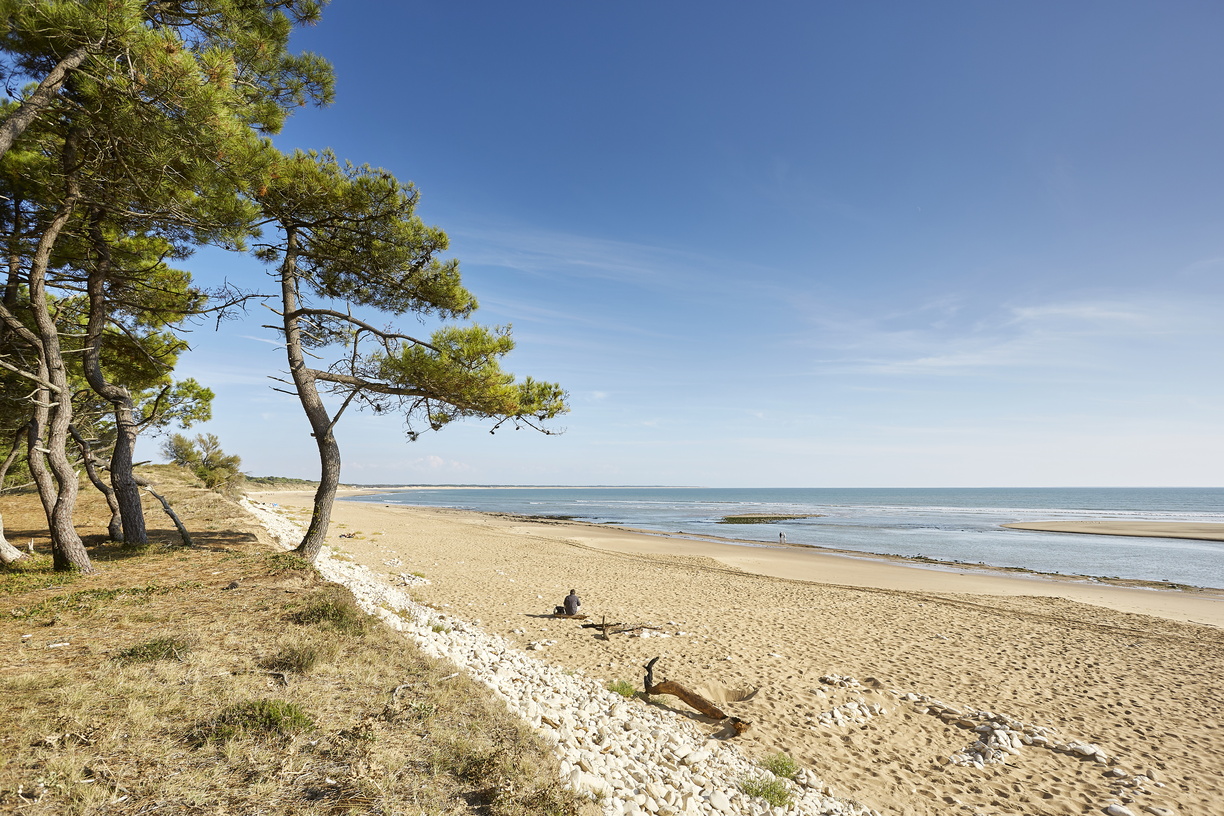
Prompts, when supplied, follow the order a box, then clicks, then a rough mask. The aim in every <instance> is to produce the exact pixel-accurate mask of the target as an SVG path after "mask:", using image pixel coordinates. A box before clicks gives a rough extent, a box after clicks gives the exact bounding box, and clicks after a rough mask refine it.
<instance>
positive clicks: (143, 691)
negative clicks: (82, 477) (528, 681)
mask: <svg viewBox="0 0 1224 816" xmlns="http://www.w3.org/2000/svg"><path fill="white" fill-rule="evenodd" d="M150 470H152V471H153V472H152V473H149V474H148V475H149V478H151V480H153V481H154V482H155V483H156V484H157V485H158V489H159V492H164V493H165V494H166V495H167V496H168V497H169V498H170V500H171V502H172V503H174V505H175V508H176V510H177V511H178V512H179V514H180V515H181V516H182V517H183V519H184V521H185V522H186V523H187V525H188V527H189V529H190V530H191V532H192V534H193V536H194V537H195V538H196V540H197V543H198V544H200V546H198V547H197V548H195V549H191V550H184V549H182V548H172V549H168V548H167V547H166V546H165V545H167V544H171V545H172V544H176V543H177V536H176V534H175V532H174V530H173V527H172V526H171V525H170V524H169V520H168V519H165V517H164V516H162V515H161V513H160V506H158V505H153V506H150V507H148V508H147V510H148V519H149V523H150V526H151V527H155V528H156V529H154V530H152V536H151V537H152V538H153V540H154V544H153V546H151V547H149V548H148V549H147V550H146V551H145V552H143V553H132V552H127V551H124V550H123V549H122V548H119V547H117V546H114V545H110V544H106V543H105V541H104V537H105V524H104V522H105V516H104V515H98V514H99V512H100V511H101V510H102V507H101V504H100V502H99V501H98V500H96V499H94V497H93V495H92V494H91V493H90V492H87V491H84V490H83V491H82V499H83V501H82V507H81V510H80V512H79V514H78V515H79V517H80V518H81V519H88V520H89V522H90V523H87V524H85V525H83V526H82V528H81V532H82V535H83V536H85V537H86V539H87V543H88V545H89V547H90V551H91V557H93V558H94V561H95V564H96V566H97V567H98V574H97V575H94V576H89V577H75V578H73V577H67V576H61V575H55V574H53V573H50V572H49V569H50V567H49V558H46V557H45V553H46V548H47V541H46V536H45V523H44V522H43V521H42V518H41V510H40V508H39V506H38V502H37V497H36V496H33V495H32V494H24V495H17V496H12V495H6V496H3V497H0V512H3V514H4V519H5V523H6V527H7V529H8V532H9V539H10V541H12V542H13V543H14V544H17V545H18V546H21V547H22V548H23V549H24V548H25V545H26V542H27V541H28V540H30V539H33V540H34V544H35V548H36V549H38V550H40V552H41V553H43V554H44V556H43V557H40V558H39V559H35V561H34V562H33V563H29V564H24V565H22V566H21V567H20V568H19V569H17V570H14V571H0V643H3V644H4V645H5V646H6V648H5V650H4V655H3V657H2V658H0V661H2V665H3V668H2V670H0V697H2V698H3V699H4V701H5V705H4V706H3V707H2V708H0V755H3V756H4V758H5V762H4V765H3V768H2V769H0V812H15V813H19V814H26V815H27V816H42V814H68V815H69V816H71V815H72V814H103V813H105V814H119V815H120V816H122V815H123V814H130V815H131V816H135V814H141V813H154V812H155V813H157V814H159V816H161V815H162V814H167V815H168V814H176V815H178V814H205V813H207V814H249V813H261V814H291V813H292V814H299V813H301V814H311V813H318V814H339V813H373V814H384V813H385V814H391V813H411V814H418V813H424V814H461V813H482V814H490V816H519V815H520V814H521V816H528V815H529V814H539V816H544V814H556V815H557V816H562V814H577V813H580V812H582V808H583V807H589V806H584V805H582V804H580V803H579V802H578V800H576V799H575V798H574V797H573V796H572V795H571V794H569V793H568V792H566V791H565V790H563V789H562V788H561V787H560V786H559V784H558V783H557V782H556V779H557V776H558V768H557V765H556V760H555V759H554V758H553V757H552V756H551V755H550V754H549V753H548V751H547V750H546V749H545V748H544V746H543V745H542V744H541V743H540V742H539V741H538V740H537V739H536V738H535V737H534V736H533V735H532V734H531V733H530V732H529V731H528V730H527V729H526V728H525V727H524V726H522V724H521V723H519V722H518V721H517V720H516V719H515V718H513V717H511V716H510V715H509V714H508V713H507V712H506V711H505V709H504V708H503V707H502V706H501V705H500V704H499V703H498V702H497V701H496V700H494V699H492V698H491V697H490V696H489V694H488V693H487V692H486V691H485V690H484V689H483V688H482V687H479V686H476V685H475V684H473V683H471V682H469V681H468V680H467V679H466V678H464V677H462V676H458V677H451V676H450V675H451V674H452V673H453V667H451V666H449V664H443V663H439V662H438V661H434V660H432V659H429V658H426V657H424V656H423V655H421V654H420V652H419V651H418V650H417V649H416V648H415V647H413V646H412V645H411V644H409V643H407V642H406V641H405V640H404V639H403V638H402V637H400V636H398V635H397V634H395V633H394V632H391V631H389V630H387V629H385V628H384V627H381V626H372V625H370V624H369V622H368V620H367V619H365V618H360V619H359V620H358V621H357V622H354V620H355V619H354V618H353V617H352V613H353V610H354V608H355V607H353V605H352V602H351V599H350V598H348V597H347V596H346V594H345V593H343V592H340V591H337V589H336V588H335V587H332V586H331V585H329V584H326V583H325V582H324V581H322V579H321V578H319V577H318V575H317V574H316V573H315V572H314V571H313V570H312V569H309V568H308V565H305V564H303V563H302V562H301V561H300V559H295V558H293V557H291V556H286V555H284V554H282V553H277V552H274V551H272V550H270V549H269V547H268V545H267V543H266V542H265V541H263V533H262V531H261V530H260V529H259V528H258V527H256V526H255V525H254V524H253V523H252V522H251V520H250V519H248V518H247V517H246V516H245V514H243V513H242V511H241V510H240V509H239V508H238V507H236V506H235V505H233V504H232V503H230V502H228V501H227V500H226V499H224V498H222V497H220V496H218V495H217V494H215V493H211V492H209V491H205V490H202V489H200V488H199V487H196V486H194V485H193V484H192V479H191V477H183V476H180V475H177V474H175V473H173V472H169V471H166V470H165V469H156V470H153V469H150ZM94 522H101V523H94ZM163 522H164V523H163ZM235 581H236V582H237V587H235V588H233V589H227V587H229V586H230V585H231V584H232V583H233V582H235ZM23 636H24V637H23ZM56 644H66V645H56Z"/></svg>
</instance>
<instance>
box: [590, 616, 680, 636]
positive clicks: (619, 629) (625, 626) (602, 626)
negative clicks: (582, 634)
mask: <svg viewBox="0 0 1224 816" xmlns="http://www.w3.org/2000/svg"><path fill="white" fill-rule="evenodd" d="M582 628H583V629H598V630H599V633H598V634H597V635H595V637H597V638H599V639H600V640H607V639H608V635H623V634H625V633H626V632H639V631H641V630H643V629H650V630H652V631H655V632H659V631H662V628H661V627H659V626H655V625H653V624H649V623H608V616H607V615H604V616H603V621H602V622H600V623H584V624H582Z"/></svg>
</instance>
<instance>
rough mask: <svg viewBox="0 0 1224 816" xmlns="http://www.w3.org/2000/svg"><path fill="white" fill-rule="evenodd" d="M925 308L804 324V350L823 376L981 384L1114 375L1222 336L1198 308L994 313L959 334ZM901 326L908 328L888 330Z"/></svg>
mask: <svg viewBox="0 0 1224 816" xmlns="http://www.w3.org/2000/svg"><path fill="white" fill-rule="evenodd" d="M929 312H930V307H929V305H924V306H922V307H919V308H917V309H915V310H914V311H913V312H912V313H910V315H909V318H910V320H909V321H906V320H903V316H902V315H900V314H897V313H891V314H886V315H880V316H877V317H875V318H874V319H873V318H863V317H858V318H850V319H841V320H838V319H831V318H828V317H823V318H821V319H818V320H814V321H813V327H812V331H811V333H810V334H809V335H807V336H806V337H805V342H806V343H807V344H809V345H810V346H814V347H816V348H818V349H819V350H820V351H821V352H823V353H822V354H821V355H820V359H819V362H820V364H821V366H822V367H829V366H832V367H838V368H842V369H858V370H863V371H871V372H875V373H878V374H898V375H900V374H924V373H925V374H937V375H940V376H956V375H964V376H982V375H983V374H988V373H990V372H992V371H994V372H1001V373H1007V372H1010V373H1015V372H1016V371H1018V370H1021V369H1035V370H1041V371H1047V372H1049V371H1054V370H1067V369H1092V370H1094V371H1102V370H1104V369H1116V368H1123V367H1126V366H1128V365H1134V363H1135V360H1134V355H1135V354H1136V353H1137V352H1138V353H1140V354H1142V352H1143V351H1144V349H1145V347H1152V346H1154V345H1155V344H1168V343H1171V342H1172V343H1177V342H1178V341H1179V340H1180V341H1181V342H1184V343H1187V344H1191V343H1197V342H1201V340H1202V339H1203V338H1204V337H1205V336H1209V335H1210V336H1217V337H1218V336H1219V335H1221V334H1224V329H1221V328H1220V327H1219V326H1218V325H1217V322H1216V321H1214V320H1212V319H1211V315H1210V314H1209V310H1208V309H1207V307H1205V306H1199V305H1195V304H1190V303H1184V302H1178V301H1173V300H1165V301H1152V300H1149V299H1146V298H1145V299H1142V300H1134V301H1127V300H1120V299H1116V300H1108V301H1104V300H1103V301H1074V302H1061V303H1043V304H1034V305H1028V306H1017V307H1012V308H1008V309H1001V310H999V311H997V312H995V313H994V314H991V315H988V316H982V317H978V318H976V319H974V320H973V321H972V323H969V324H964V325H959V324H957V323H956V322H954V321H935V322H932V321H931V320H930V319H929ZM905 322H909V323H911V325H907V326H903V327H899V328H897V326H899V325H901V324H903V323H905Z"/></svg>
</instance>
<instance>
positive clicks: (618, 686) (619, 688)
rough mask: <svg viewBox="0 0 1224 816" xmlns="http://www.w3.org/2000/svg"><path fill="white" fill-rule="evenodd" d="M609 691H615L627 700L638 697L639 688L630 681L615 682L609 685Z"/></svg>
mask: <svg viewBox="0 0 1224 816" xmlns="http://www.w3.org/2000/svg"><path fill="white" fill-rule="evenodd" d="M608 691H614V692H616V693H617V694H619V695H620V696H622V697H625V698H633V697H635V696H637V686H635V685H633V684H632V683H630V682H629V681H628V680H613V681H612V682H611V683H608Z"/></svg>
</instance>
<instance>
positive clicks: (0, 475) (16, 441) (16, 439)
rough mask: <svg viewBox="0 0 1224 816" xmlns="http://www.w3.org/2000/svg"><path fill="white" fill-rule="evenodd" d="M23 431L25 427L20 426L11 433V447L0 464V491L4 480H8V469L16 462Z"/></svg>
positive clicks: (2, 488) (23, 434)
mask: <svg viewBox="0 0 1224 816" xmlns="http://www.w3.org/2000/svg"><path fill="white" fill-rule="evenodd" d="M25 431H26V426H25V425H22V426H21V427H20V428H18V429H17V430H16V431H14V432H13V446H12V447H11V448H9V452H8V456H6V457H4V463H3V464H0V491H2V490H4V480H5V479H7V478H8V472H9V468H11V467H12V466H13V462H15V461H17V455H18V453H19V452H20V451H21V437H23V436H25Z"/></svg>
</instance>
